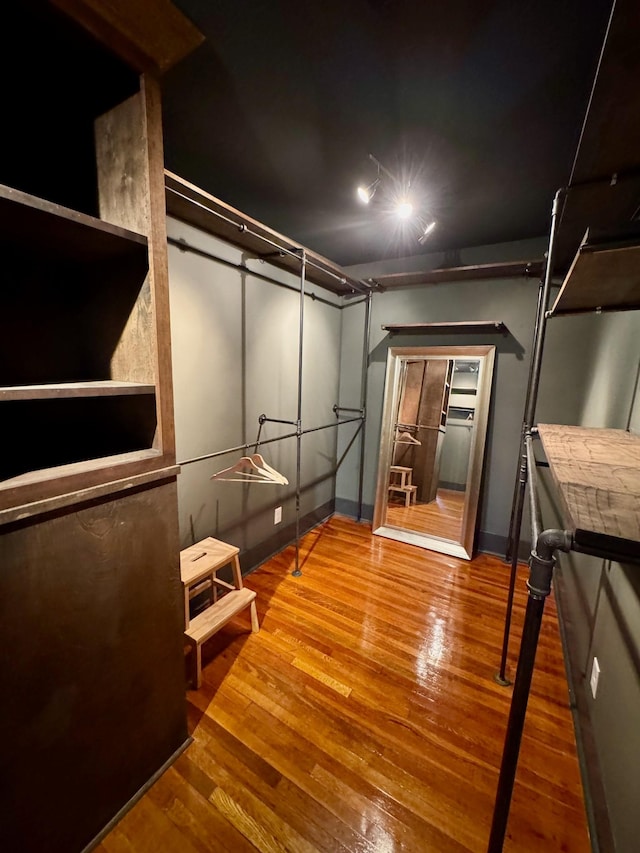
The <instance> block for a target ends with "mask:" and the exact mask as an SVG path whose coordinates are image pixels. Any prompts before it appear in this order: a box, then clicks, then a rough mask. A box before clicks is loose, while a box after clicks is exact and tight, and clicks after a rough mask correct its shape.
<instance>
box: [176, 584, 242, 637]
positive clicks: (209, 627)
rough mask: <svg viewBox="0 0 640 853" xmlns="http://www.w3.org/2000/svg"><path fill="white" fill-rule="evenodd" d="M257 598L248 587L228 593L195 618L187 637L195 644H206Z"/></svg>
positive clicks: (188, 629)
mask: <svg viewBox="0 0 640 853" xmlns="http://www.w3.org/2000/svg"><path fill="white" fill-rule="evenodd" d="M255 597H256V594H255V592H254V591H253V590H252V589H247V588H246V587H243V588H242V589H237V590H234V591H233V592H228V593H227V594H226V595H225V596H223V597H222V598H221V599H220V600H219V601H217V602H216V603H215V604H212V605H211V607H208V608H207V609H206V610H203V611H202V613H198V615H197V616H194V618H193V619H192V620H191V621H190V622H189V627H188V628H187V629H186V631H185V632H184V635H185V637H188V638H189V639H190V640H192V641H193V642H195V643H204V641H205V640H207V639H208V638H209V637H212V636H213V635H214V634H215V633H216V631H218V630H219V629H220V628H222V627H223V626H224V625H226V624H227V622H228V621H229V620H230V619H233V617H234V616H235V615H236V614H237V613H239V612H240V611H241V610H244V608H245V607H248V606H249V605H250V604H251V602H252V601H254V600H255Z"/></svg>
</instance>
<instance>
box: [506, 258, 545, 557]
mask: <svg viewBox="0 0 640 853" xmlns="http://www.w3.org/2000/svg"><path fill="white" fill-rule="evenodd" d="M547 257H548V255H547ZM545 268H546V265H545ZM543 291H544V275H543V276H542V278H541V279H540V283H539V286H538V302H537V305H536V322H535V326H534V329H533V337H532V339H531V352H532V356H531V360H530V362H529V376H528V377H527V395H526V397H525V403H524V410H523V413H522V418H523V420H522V432H521V434H520V459H521V458H522V454H523V453H524V448H523V442H524V435H525V431H526V425H525V421H524V418H525V417H526V412H527V410H528V408H529V399H530V398H531V378H532V376H533V352H534V350H535V347H536V341H537V340H538V334H539V333H540V313H541V308H542V294H543ZM520 465H521V463H520V462H518V473H517V474H516V481H515V483H514V487H513V501H512V503H511V519H510V521H509V537H508V539H507V548H506V551H505V556H504V558H505V560H506V561H507V562H509V561H510V560H511V558H512V556H513V550H512V549H513V542H514V538H515V535H516V529H518V532H519V528H518V524H517V522H516V502H517V500H518V490H519V488H520V479H521V478H520Z"/></svg>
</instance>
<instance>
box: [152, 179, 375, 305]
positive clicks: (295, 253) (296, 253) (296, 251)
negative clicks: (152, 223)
mask: <svg viewBox="0 0 640 853" xmlns="http://www.w3.org/2000/svg"><path fill="white" fill-rule="evenodd" d="M165 188H166V189H167V190H168V191H169V192H170V193H173V194H174V195H176V196H178V197H179V198H182V199H184V200H185V201H188V202H189V203H190V204H195V205H196V207H201V208H202V209H203V210H206V211H207V213H210V214H213V215H214V216H217V217H218V219H222V220H223V222H226V223H227V225H233V227H234V228H237V229H238V231H240V233H246V234H250V235H251V236H252V237H255V238H256V239H257V240H262V242H263V243H266V244H267V245H268V246H273V248H274V249H277V250H278V254H283V255H289V256H290V257H292V258H296V259H299V258H300V252H304V251H306V250H305V249H304V247H302V246H299V247H295V248H293V249H288V248H287V247H286V246H280V245H278V243H276V242H275V241H274V240H270V239H269V238H268V237H265V236H264V234H259V233H258V232H257V231H252V230H251V228H247V226H246V225H245V223H244V222H237V221H236V220H235V219H231V218H230V217H229V216H225V215H224V213H220V211H219V210H214V209H213V208H211V207H207V205H206V204H202V202H200V201H196V200H195V199H194V198H191V197H190V196H188V195H185V194H184V193H181V192H178V190H176V189H174V188H173V187H169V186H167V187H165ZM307 265H308V266H311V267H313V268H314V269H316V270H319V272H321V273H324V274H325V275H328V276H329V277H330V278H334V279H335V280H336V281H339V282H340V284H344V285H345V286H346V287H349V288H351V289H352V290H358V291H360V293H368V292H369V290H370V288H369V287H368V285H366V284H364V282H361V283H360V282H359V283H358V284H356V283H355V282H354V281H350V282H347V279H346V277H345V276H344V275H338V273H335V272H333V271H332V270H330V269H327V268H326V267H324V266H322V264H318V263H316V262H314V261H312V260H310V259H309V258H307Z"/></svg>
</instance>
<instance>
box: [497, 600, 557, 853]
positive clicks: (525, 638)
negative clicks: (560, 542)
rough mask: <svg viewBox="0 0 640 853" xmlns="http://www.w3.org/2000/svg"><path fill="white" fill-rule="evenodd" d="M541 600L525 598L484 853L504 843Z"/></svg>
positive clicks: (542, 607)
mask: <svg viewBox="0 0 640 853" xmlns="http://www.w3.org/2000/svg"><path fill="white" fill-rule="evenodd" d="M544 602H545V600H544V598H541V599H540V598H534V597H533V596H531V595H530V596H529V600H528V601H527V611H526V615H525V619H524V628H523V631H522V645H521V647H520V656H519V658H518V669H517V672H516V681H515V684H514V686H513V697H512V699H511V710H510V711H509V722H508V723H507V734H506V737H505V743H504V751H503V754H502V764H501V766H500V777H499V779H498V790H497V793H496V800H495V807H494V813H493V820H492V823H491V833H490V835H489V846H488V847H487V853H501V851H502V846H503V844H504V837H505V832H506V829H507V819H508V817H509V808H510V806H511V794H512V792H513V783H514V781H515V778H516V768H517V765H518V754H519V752H520V741H521V740H522V730H523V728H524V718H525V713H526V710H527V702H528V699H529V688H530V686H531V678H532V675H533V665H534V663H535V659H536V650H537V648H538V637H539V635H540V625H541V622H542V614H543V611H544Z"/></svg>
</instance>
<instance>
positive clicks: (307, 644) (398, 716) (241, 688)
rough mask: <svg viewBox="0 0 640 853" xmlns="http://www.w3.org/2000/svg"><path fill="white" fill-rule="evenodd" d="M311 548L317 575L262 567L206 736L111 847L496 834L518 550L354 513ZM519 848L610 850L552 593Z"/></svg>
mask: <svg viewBox="0 0 640 853" xmlns="http://www.w3.org/2000/svg"><path fill="white" fill-rule="evenodd" d="M300 554H301V567H302V572H303V574H302V577H298V578H294V577H292V576H291V570H292V567H293V564H294V550H293V547H290V548H288V549H287V550H286V551H284V552H283V553H282V554H280V555H278V556H277V557H275V558H273V559H271V560H270V561H268V562H267V563H265V564H264V565H263V566H261V567H260V568H259V569H258V570H256V571H255V572H254V573H252V574H251V575H250V576H249V577H248V578H247V579H246V584H247V586H249V587H250V588H251V589H254V590H255V591H256V592H257V595H258V598H257V601H258V612H259V614H260V622H261V629H260V632H259V633H257V634H250V633H249V623H248V619H243V617H238V620H237V621H236V622H233V623H230V624H229V625H228V626H227V627H226V628H225V629H224V630H223V631H222V632H221V633H220V634H219V635H217V636H216V637H214V638H212V640H211V641H209V644H208V645H207V646H205V648H204V651H203V686H202V688H201V689H200V690H199V691H192V690H189V691H187V708H188V718H189V728H190V732H191V734H192V736H193V743H192V744H191V745H190V746H189V747H188V748H187V750H186V751H185V752H184V753H183V754H182V755H181V756H180V758H179V759H178V760H177V761H176V762H175V764H174V765H173V766H172V767H171V768H170V769H169V770H168V771H167V772H166V773H165V774H164V775H163V776H162V777H161V779H160V780H159V781H158V782H156V784H155V785H153V787H152V788H151V789H150V790H149V792H148V793H147V794H145V796H144V797H143V798H142V799H141V800H140V801H139V802H138V803H137V804H136V805H135V806H134V807H133V809H131V810H130V811H129V812H128V813H127V815H125V817H124V818H123V819H122V820H121V821H120V823H119V824H118V825H117V826H116V828H115V829H114V830H112V832H111V833H110V834H109V835H108V836H107V837H106V838H105V839H104V840H103V841H102V843H101V844H100V845H99V847H98V848H97V849H98V850H99V851H102V853H105V851H106V852H107V853H122V851H127V852H128V853H131V851H135V853H147V851H149V853H165V851H166V852H167V853H173V851H175V853H193V851H200V853H210V851H224V853H230V851H233V853H236V852H237V853H243V851H255V850H260V851H264V853H282V851H289V853H306V851H326V852H327V853H329V852H330V853H395V851H412V853H449V851H451V853H454V851H455V853H458V851H484V850H486V845H487V839H488V835H489V827H490V823H491V816H492V811H493V800H494V794H495V789H496V785H497V778H498V768H499V764H500V758H501V753H502V745H503V740H504V733H505V728H506V721H507V715H508V710H509V703H510V699H511V688H504V687H499V686H498V685H497V684H496V683H495V682H494V680H493V676H494V674H495V672H496V670H497V668H498V666H499V659H500V650H501V642H502V629H503V622H504V611H505V601H506V587H507V583H508V567H507V566H505V564H504V563H503V562H502V560H500V559H497V558H493V557H489V556H486V555H480V556H479V557H477V558H476V559H475V560H474V561H472V562H467V561H463V560H457V559H455V558H452V557H447V556H445V555H441V554H436V553H433V552H429V551H424V550H422V549H419V548H416V547H412V546H408V545H404V544H402V543H399V542H394V541H393V540H388V539H383V538H381V537H374V536H372V535H371V530H370V526H369V525H366V524H357V523H356V522H354V521H352V520H349V519H346V518H343V517H339V516H334V517H333V518H332V519H331V520H329V521H328V522H326V523H324V524H323V525H321V526H320V527H318V528H316V529H315V530H314V531H312V532H311V533H309V534H308V535H307V536H306V537H305V538H304V540H303V542H302V543H301V552H300ZM526 577H527V571H526V568H525V567H523V568H522V574H521V577H520V578H519V581H518V584H517V591H516V601H515V608H514V617H513V634H512V637H513V640H512V643H511V650H512V652H511V660H512V662H511V664H510V669H509V672H510V674H511V675H513V674H514V668H515V663H513V659H514V658H515V657H516V656H517V646H518V643H519V636H520V631H521V627H522V620H523V613H524V604H525V600H526V589H525V580H526ZM140 722H141V725H144V721H143V720H141V721H140ZM504 849H505V850H507V851H512V853H513V851H535V852H536V853H537V851H540V852H541V853H542V851H544V852H545V853H548V852H549V853H551V851H564V853H586V851H589V850H590V849H591V846H590V843H589V838H588V833H587V826H586V818H585V811H584V803H583V795H582V789H581V784H580V778H579V771H578V764H577V758H576V750H575V742H574V735H573V726H572V719H571V713H570V709H569V696H568V690H567V684H566V680H565V674H564V665H563V661H562V653H561V648H560V639H559V635H558V628H557V621H556V614H555V606H554V603H553V601H552V598H550V599H549V602H548V604H547V607H546V609H545V615H544V619H543V624H542V631H541V637H540V644H539V648H538V657H537V663H536V670H535V672H534V678H533V684H532V693H531V698H530V701H529V708H528V711H527V720H526V725H525V731H524V735H523V741H522V748H521V753H520V761H519V765H518V775H517V779H516V786H515V790H514V797H513V803H512V807H511V813H510V818H509V825H508V832H507V840H506V842H505V848H504Z"/></svg>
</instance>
